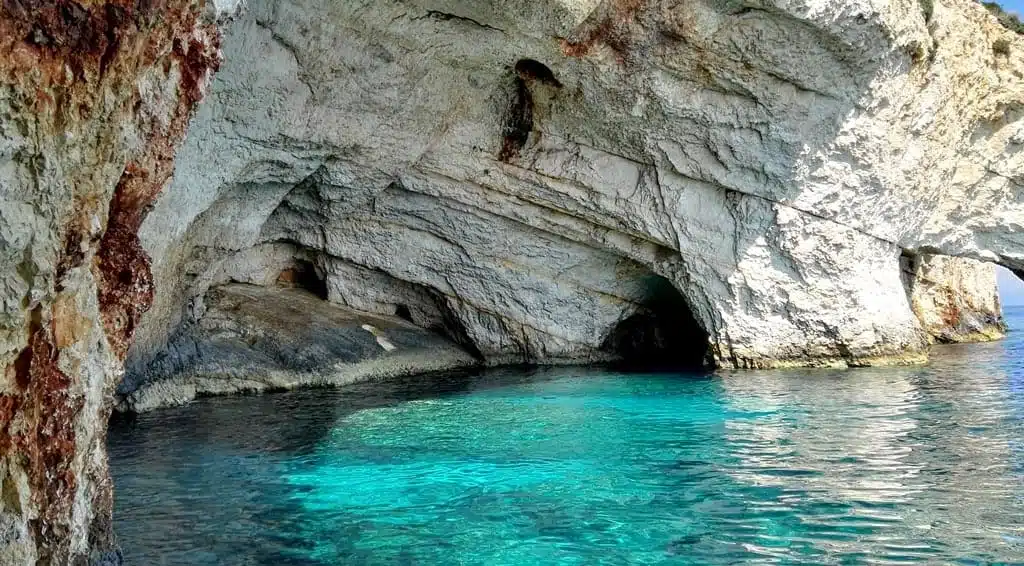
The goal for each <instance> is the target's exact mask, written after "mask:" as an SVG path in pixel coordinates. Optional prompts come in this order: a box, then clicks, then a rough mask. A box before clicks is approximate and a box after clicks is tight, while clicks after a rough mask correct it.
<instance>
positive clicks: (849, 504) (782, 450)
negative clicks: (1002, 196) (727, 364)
mask: <svg viewBox="0 0 1024 566" xmlns="http://www.w3.org/2000/svg"><path fill="white" fill-rule="evenodd" d="M1007 314H1008V316H1009V317H1010V319H1011V324H1013V323H1018V324H1016V326H1017V327H1018V328H1024V311H1021V310H1011V309H1008V313H1007ZM1022 354H1024V332H1012V333H1011V335H1010V338H1009V339H1008V340H1006V341H1003V342H998V343H992V344H980V345H969V346H951V347H942V348H937V349H936V350H935V351H934V352H933V355H932V362H931V364H929V365H928V366H926V367H916V368H896V369H892V368H889V369H862V370H850V371H831V370H818V371H810V370H808V371H772V372H737V373H726V374H722V375H717V376H698V375H679V374H675V375H673V374H631V375H625V374H620V373H613V372H608V371H598V370H592V369H591V370H588V369H579V368H569V369H564V368H560V369H548V370H540V371H526V370H502V371H498V372H489V373H486V374H484V375H482V376H464V375H463V376H458V375H452V376H448V377H446V378H443V379H439V378H431V379H430V380H426V379H424V378H414V379H407V380H403V381H400V382H395V383H389V384H371V385H363V386H357V387H349V388H345V389H338V390H314V391H297V392H290V393H281V394H270V395H261V396H250V397H228V398H213V399H204V400H200V401H198V402H196V403H194V404H192V405H189V406H187V407H182V408H177V409H168V410H160V411H156V412H153V413H148V414H144V415H142V416H139V417H137V418H134V419H132V420H128V421H117V422H115V423H114V424H113V426H112V428H111V431H110V438H109V444H110V458H111V466H112V470H113V474H114V478H115V483H116V489H117V490H116V507H115V510H116V517H115V519H116V529H117V532H118V535H119V537H120V542H121V544H122V546H123V548H124V552H125V558H126V561H127V563H128V564H131V565H161V564H166V565H171V564H174V565H179V564H180V565H198V566H203V565H310V566H318V565H334V564H345V565H348V564H353V565H354V564H438V565H454V564H488V565H501V564H507V565H523V564H566V565H570V564H588V565H590V564H702V565H704V564H735V563H738V562H744V563H773V564H865V563H872V564H890V563H891V564H905V563H914V562H919V563H959V564H993V563H1003V564H1013V563H1017V564H1024V362H1022V360H1024V358H1022Z"/></svg>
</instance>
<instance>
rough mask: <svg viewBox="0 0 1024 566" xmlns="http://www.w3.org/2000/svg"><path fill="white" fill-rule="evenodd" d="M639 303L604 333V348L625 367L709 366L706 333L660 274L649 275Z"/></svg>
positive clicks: (693, 368)
mask: <svg viewBox="0 0 1024 566" xmlns="http://www.w3.org/2000/svg"><path fill="white" fill-rule="evenodd" d="M647 291H648V294H647V297H646V298H645V300H644V301H643V306H642V307H641V308H640V310H639V311H638V312H636V313H634V314H633V315H631V316H629V317H627V318H625V319H623V320H622V321H621V322H619V323H618V324H617V325H616V326H615V328H614V329H612V331H611V332H610V333H609V334H608V337H607V338H606V339H605V342H604V347H603V348H604V350H605V351H606V352H609V353H612V354H614V355H615V356H617V357H618V358H619V359H620V360H621V361H620V363H619V365H620V366H622V367H625V368H629V369H641V370H664V371H680V370H681V371H700V370H707V369H712V368H713V367H714V362H713V361H712V358H711V355H710V348H709V343H708V333H707V332H706V331H705V330H704V328H703V327H702V326H701V325H700V323H699V322H697V319H696V318H695V317H694V316H693V312H692V311H691V309H690V305H689V304H688V303H687V301H686V298H685V297H683V296H682V294H680V293H679V291H678V290H677V289H676V288H675V286H673V285H672V283H671V282H669V281H668V280H667V279H665V278H664V277H659V276H657V275H651V276H649V280H648V282H647Z"/></svg>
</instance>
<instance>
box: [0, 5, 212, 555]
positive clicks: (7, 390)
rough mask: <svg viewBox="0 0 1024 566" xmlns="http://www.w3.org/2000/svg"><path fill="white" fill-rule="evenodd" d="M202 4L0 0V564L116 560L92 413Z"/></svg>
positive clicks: (121, 333) (202, 73) (98, 415)
mask: <svg viewBox="0 0 1024 566" xmlns="http://www.w3.org/2000/svg"><path fill="white" fill-rule="evenodd" d="M213 18H214V16H213V13H212V11H211V10H208V9H206V8H205V7H204V5H203V3H202V2H193V1H189V0H180V1H175V0H169V1H164V2H151V3H141V4H140V3H133V2H120V1H110V2H102V1H101V2H85V3H76V2H70V1H62V0H50V1H46V0H8V1H5V2H3V3H2V4H0V367H2V368H4V373H3V376H2V377H0V490H2V497H0V564H44V565H49V564H61V565H62V564H83V563H87V562H90V561H101V562H102V561H110V560H117V558H118V554H117V551H116V545H115V541H114V538H113V533H112V532H111V520H110V513H111V504H112V499H111V486H110V478H109V474H108V473H107V463H106V451H105V446H104V444H105V440H106V425H107V418H108V416H109V414H110V410H111V405H112V393H113V390H114V388H115V387H116V385H117V383H118V382H119V381H120V379H121V376H122V367H123V361H124V358H125V355H126V353H127V350H128V346H129V344H130V343H131V340H132V336H133V334H134V330H135V327H136V325H137V324H138V322H139V317H140V316H141V314H142V312H144V311H145V310H146V308H147V307H148V306H149V304H150V303H151V301H152V296H153V285H152V277H151V273H150V269H149V258H148V257H147V255H146V253H145V252H144V251H143V249H142V246H141V244H140V242H139V239H138V229H139V226H140V224H141V223H142V220H143V219H144V217H145V214H146V212H147V210H148V208H149V206H150V205H151V204H152V202H153V199H154V198H155V197H156V194H157V193H158V192H159V191H160V190H161V189H162V188H163V186H164V185H165V184H166V182H167V180H168V179H169V177H170V174H171V171H172V167H173V156H174V148H175V146H176V145H177V144H178V143H179V142H180V141H181V139H182V138H183V137H184V135H185V130H186V127H187V124H188V120H189V118H190V116H191V114H192V110H193V107H194V105H195V104H196V102H198V100H199V99H200V97H201V96H202V94H203V90H204V88H205V86H206V83H207V81H208V79H209V75H210V73H211V71H212V70H214V69H215V68H216V66H217V64H218V61H219V52H218V48H219V32H218V30H217V28H216V26H215V25H214V23H213Z"/></svg>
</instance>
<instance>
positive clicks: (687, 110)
mask: <svg viewBox="0 0 1024 566" xmlns="http://www.w3.org/2000/svg"><path fill="white" fill-rule="evenodd" d="M928 4H929V5H931V4H933V7H932V8H931V10H930V13H929V11H928V10H927V9H926V8H927V6H926V5H925V4H922V3H918V2H912V1H900V2H887V1H882V0H850V1H844V2H836V1H827V0H816V1H812V2H790V1H787V0H774V1H769V2H757V3H749V2H748V3H743V2H738V1H737V2H731V1H725V0H721V1H713V0H700V1H694V2H687V3H677V2H673V1H669V0H650V1H647V2H639V1H636V2H611V1H603V2H597V1H594V0H588V1H580V2H568V1H555V2H526V1H524V0H463V1H460V2H455V3H452V2H435V1H431V0H417V1H398V0H392V1H384V2H380V1H374V2H368V1H352V2H329V1H327V0H253V1H250V2H249V3H248V4H247V5H246V11H245V12H244V13H243V14H242V15H241V16H240V17H238V18H237V19H236V21H235V22H234V23H232V24H230V26H228V27H227V28H226V31H225V42H224V49H225V57H226V62H225V64H224V66H223V67H222V70H221V72H220V74H219V75H218V77H217V79H216V82H215V85H214V88H213V94H212V96H211V97H210V99H209V101H208V102H207V103H206V104H205V105H204V106H203V107H202V110H201V112H200V114H199V117H198V119H197V120H196V122H195V123H194V125H193V127H192V129H191V131H190V135H189V139H188V141H187V144H186V146H185V147H184V148H183V150H182V151H181V153H180V155H179V159H178V165H177V170H176V175H175V178H174V181H173V183H172V185H171V186H170V188H169V190H167V191H166V192H165V193H164V195H163V197H162V198H161V200H160V201H159V202H158V204H157V206H156V209H155V210H154V212H153V214H151V215H150V216H149V219H148V221H147V223H146V224H145V226H144V227H143V240H144V242H145V244H146V246H147V249H148V250H149V251H150V253H151V254H152V255H153V258H154V261H155V273H156V278H157V282H158V286H159V292H158V294H157V305H156V307H155V308H154V310H153V311H152V312H151V313H150V315H149V316H148V318H147V319H146V320H145V321H144V327H143V329H142V330H141V333H140V340H139V343H138V344H137V346H136V349H135V351H134V353H133V359H134V360H135V364H137V366H138V367H144V365H145V362H146V360H148V359H150V358H151V357H152V355H153V353H154V352H156V351H158V350H159V349H160V347H161V346H162V344H164V343H165V341H166V337H167V336H168V334H169V333H170V332H171V331H172V329H173V328H175V327H177V325H178V324H179V323H180V322H181V321H182V320H185V322H188V321H190V320H193V319H195V317H196V316H198V314H201V313H196V312H190V311H187V310H182V305H186V304H192V305H194V304H197V302H198V303H201V302H202V295H203V294H204V293H205V292H206V290H207V289H208V288H209V285H210V284H211V282H214V281H221V282H223V281H229V280H233V279H234V280H252V278H253V276H252V274H251V273H250V275H246V276H239V278H238V279H235V276H234V275H231V273H233V272H239V273H241V272H245V271H253V270H252V269H248V268H246V264H248V263H250V262H251V264H252V265H255V266H258V268H257V269H256V270H255V272H259V273H260V275H259V276H257V277H256V279H260V278H262V279H264V280H267V281H272V280H273V279H274V277H275V276H276V271H275V269H280V268H281V264H282V261H284V262H286V261H287V260H286V258H282V257H277V256H274V257H277V259H275V260H272V261H268V259H267V258H268V256H266V255H264V254H266V253H275V254H276V253H279V252H280V250H281V249H282V248H280V245H282V243H285V244H287V245H288V246H294V250H295V251H294V253H295V257H301V258H305V259H304V260H306V261H311V262H313V263H315V264H316V265H317V266H318V267H319V268H320V269H321V270H322V271H323V272H324V273H326V285H327V287H328V290H329V298H330V300H332V301H335V302H339V303H342V304H346V305H350V306H352V307H355V308H359V309H365V310H368V311H370V312H377V313H384V314H394V313H395V312H396V311H397V310H399V309H404V311H407V312H408V313H409V315H410V316H411V317H412V319H413V320H415V321H416V322H417V323H418V324H421V325H423V326H427V327H430V326H434V327H445V328H447V330H448V332H449V333H450V334H449V335H450V336H452V337H453V338H455V339H457V340H458V341H459V342H460V343H463V344H464V345H466V346H468V347H470V348H471V349H473V350H475V351H477V352H479V353H480V354H482V355H483V356H484V357H485V358H486V359H487V360H488V361H489V362H491V363H499V362H508V361H531V362H547V361H595V360H603V359H608V358H610V357H615V356H616V355H619V354H621V352H617V351H616V350H615V348H614V347H612V346H611V345H610V344H611V343H610V340H612V337H613V336H614V335H616V329H617V328H621V325H622V324H623V323H624V321H627V320H630V319H631V317H634V316H639V315H640V314H642V313H644V312H648V311H649V310H650V308H651V307H652V306H654V305H655V304H658V302H659V301H661V300H662V299H664V298H665V297H664V296H663V295H664V294H665V293H664V286H663V285H662V284H661V282H663V281H667V282H669V284H670V286H671V287H672V288H674V289H675V290H676V291H677V292H678V293H679V294H681V296H682V297H683V298H684V300H685V303H686V304H687V305H688V307H689V309H688V310H689V311H690V312H692V316H693V318H694V319H695V320H696V324H697V325H698V326H699V327H700V328H701V329H703V331H704V332H706V336H698V337H697V338H695V339H694V340H693V344H692V348H691V349H693V350H700V349H702V348H704V347H707V348H708V349H709V350H710V353H711V356H712V357H713V358H714V360H715V361H716V362H717V364H719V365H722V366H727V367H759V368H761V367H765V368H767V367H783V366H795V365H801V366H806V365H810V366H815V365H839V366H843V365H865V364H885V363H906V362H917V361H921V360H922V359H923V358H924V353H925V349H926V347H927V344H928V341H929V332H932V331H933V327H934V325H933V324H932V323H931V322H928V321H929V320H930V319H929V317H930V316H931V314H930V311H929V309H936V308H940V307H939V306H938V305H937V304H933V303H925V302H921V301H918V302H917V303H916V304H918V307H917V312H916V314H915V309H914V308H913V305H912V303H911V301H910V300H908V294H907V289H906V288H905V285H904V281H903V278H902V277H901V267H900V263H901V257H903V256H905V255H908V256H910V255H915V254H922V253H927V254H939V255H950V256H966V257H970V258H975V259H979V260H985V261H996V262H1000V263H1003V264H1005V265H1008V266H1011V267H1018V268H1019V267H1024V247H1022V246H1021V245H1019V244H1020V243H1024V242H1021V241H1020V238H1019V236H1018V235H1017V233H1018V230H1017V226H1019V225H1021V224H1022V223H1024V210H1022V209H1021V207H1020V206H1019V204H1018V200H1019V199H1018V197H1017V193H1018V192H1019V190H1020V188H1019V182H1020V181H1019V179H1020V177H1021V172H1022V167H1021V164H1022V163H1024V162H1022V161H1021V160H1020V159H1019V158H1018V157H1017V154H1018V153H1019V151H1018V148H1019V142H1020V139H1024V134H1021V131H1024V130H1022V128H1024V120H1021V118H1022V117H1024V114H1022V113H1021V112H1018V111H1017V110H1016V109H1017V108H1018V106H1019V105H1020V101H1022V100H1024V81H1022V80H1021V78H1020V77H1021V72H1022V71H1024V65H1022V63H1021V61H1022V59H1021V58H1020V57H1019V55H1018V54H1020V53H1024V40H1022V39H1021V38H1019V37H1017V36H1016V35H1015V34H1013V33H1012V32H1009V31H1008V30H1006V29H1004V28H1002V27H1001V26H1000V25H999V24H998V23H997V22H996V21H995V19H994V18H992V17H991V16H990V15H989V14H988V13H987V12H986V11H985V10H984V8H982V7H981V6H980V5H977V4H976V3H974V2H971V1H968V0H952V1H938V2H934V3H928ZM996 42H1002V44H1003V47H1006V46H1008V47H1006V49H1008V50H1009V52H1010V56H1006V55H1004V54H1001V51H1005V50H1001V49H994V45H995V43H996ZM275 246H277V247H275ZM272 250H277V251H274V252H271V251H272ZM286 255H287V254H286ZM948 261H950V262H955V261H957V260H948ZM228 264H230V265H231V266H232V267H231V268H230V269H225V267H224V266H225V265H228ZM271 265H275V266H276V267H270V266H271ZM957 265H960V267H959V268H958V269H960V270H961V272H963V273H965V274H966V273H975V272H977V273H983V268H975V267H971V266H970V264H957ZM186 266H188V267H186ZM186 271H187V272H189V273H194V275H195V277H196V278H195V279H194V280H192V279H182V278H181V277H180V274H181V273H183V272H186ZM214 273H216V274H219V275H216V276H213V275H211V274H214ZM685 310H687V309H682V310H680V311H679V312H677V313H675V314H674V315H673V316H677V317H678V320H679V321H680V323H679V325H680V326H686V325H687V323H686V321H685V319H687V317H688V316H689V314H688V313H685V312H684V311H685ZM919 316H920V317H921V318H923V319H925V320H926V322H925V325H924V326H922V324H921V322H920V321H919Z"/></svg>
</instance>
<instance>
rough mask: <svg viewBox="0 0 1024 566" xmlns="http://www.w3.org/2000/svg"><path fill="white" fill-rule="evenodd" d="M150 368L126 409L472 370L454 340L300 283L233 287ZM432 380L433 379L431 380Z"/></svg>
mask: <svg viewBox="0 0 1024 566" xmlns="http://www.w3.org/2000/svg"><path fill="white" fill-rule="evenodd" d="M206 304H207V308H206V313H205V315H204V316H203V318H202V319H200V320H199V321H198V322H197V323H196V324H195V325H193V326H192V327H188V328H184V329H182V330H181V331H179V333H178V335H176V336H175V337H174V340H172V341H171V343H170V344H169V346H168V348H167V349H166V350H165V351H164V352H163V353H162V354H161V355H160V356H159V357H158V358H157V359H156V360H154V361H153V362H152V363H151V364H150V365H149V366H148V367H147V368H146V369H145V370H144V371H138V372H131V373H129V374H128V376H127V379H126V380H125V382H124V383H123V384H122V385H121V388H122V391H125V392H130V393H128V394H126V395H125V396H124V398H123V399H122V406H121V409H122V410H130V411H146V410H149V409H153V408H156V407H161V406H169V405H179V404H182V403H187V402H189V401H191V400H192V399H194V398H195V397H196V396H197V395H215V394H225V393H237V392H243V391H248V392H258V391H266V390H283V389H292V388H295V387H299V386H312V385H321V386H322V385H344V384H346V383H353V382H357V381H368V380H373V379H383V378H388V377H398V376H404V375H410V374H416V373H428V372H432V371H440V370H450V369H455V368H462V367H472V366H475V365H477V363H478V361H477V360H476V359H475V358H474V357H473V356H471V355H470V354H468V353H466V352H465V351H463V350H462V349H460V348H458V347H457V346H456V345H455V344H453V343H451V342H449V341H447V340H445V339H444V338H442V337H441V336H439V335H437V334H434V333H432V332H430V331H428V330H424V329H421V328H419V327H417V326H414V325H413V324H411V323H409V322H407V321H404V320H402V319H400V318H397V317H393V316H392V317H388V316H379V315H369V314H365V313H359V312H354V311H352V310H350V309H346V308H344V307H341V306H338V305H333V304H330V303H325V302H324V301H323V300H322V299H320V298H318V297H317V296H315V295H313V294H312V293H310V292H308V291H306V290H303V289H288V288H284V289H280V288H279V289H274V288H266V287H257V286H251V285H241V284H233V285H227V286H224V287H219V288H217V289H216V290H215V291H212V292H211V293H210V295H209V296H208V297H207V300H206ZM424 379H429V376H426V377H424Z"/></svg>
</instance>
